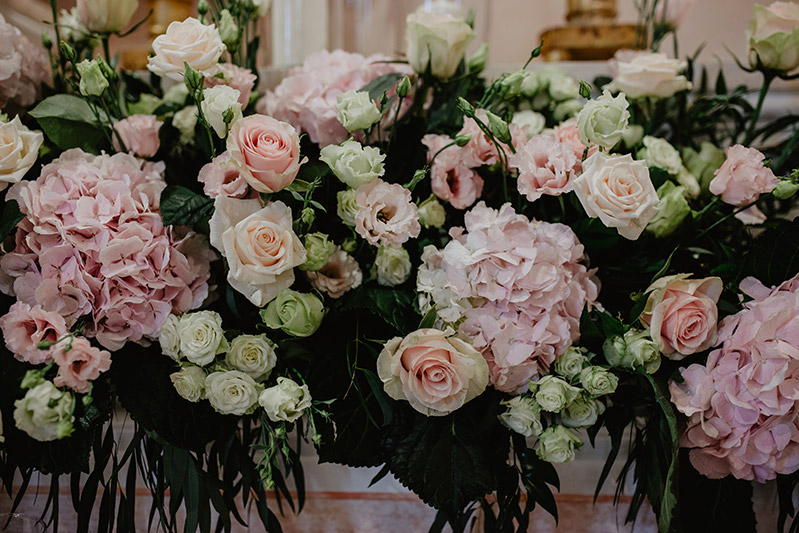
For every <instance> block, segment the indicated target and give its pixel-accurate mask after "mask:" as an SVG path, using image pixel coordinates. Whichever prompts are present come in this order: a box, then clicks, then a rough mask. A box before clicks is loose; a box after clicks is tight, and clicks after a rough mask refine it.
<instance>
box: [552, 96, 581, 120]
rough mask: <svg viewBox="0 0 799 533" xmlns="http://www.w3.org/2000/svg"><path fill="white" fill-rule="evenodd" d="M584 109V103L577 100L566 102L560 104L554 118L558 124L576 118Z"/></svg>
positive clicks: (553, 113)
mask: <svg viewBox="0 0 799 533" xmlns="http://www.w3.org/2000/svg"><path fill="white" fill-rule="evenodd" d="M582 109H583V102H582V101H581V100H578V99H577V98H573V99H571V100H566V101H565V102H559V103H558V104H557V105H556V106H555V109H554V110H553V111H552V118H554V119H555V120H557V121H558V122H563V121H566V120H569V119H570V118H572V117H576V116H577V113H579V112H580V111H581V110H582Z"/></svg>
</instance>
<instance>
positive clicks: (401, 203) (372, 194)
mask: <svg viewBox="0 0 799 533" xmlns="http://www.w3.org/2000/svg"><path fill="white" fill-rule="evenodd" d="M355 201H356V203H357V204H358V214H357V215H355V231H357V232H358V235H360V236H361V237H363V238H364V239H366V240H367V241H368V242H369V243H370V244H374V245H375V246H377V245H378V244H382V245H383V246H387V245H394V246H400V245H401V244H402V243H404V242H405V241H407V240H408V239H410V238H416V237H418V236H419V232H420V231H422V226H421V225H420V224H419V212H418V210H417V208H416V204H415V203H413V198H412V197H411V191H409V190H408V189H406V188H405V187H403V186H402V185H399V184H397V183H391V184H389V183H386V182H385V181H383V180H381V179H380V178H378V179H375V180H372V181H370V182H369V183H364V184H363V185H361V186H360V187H358V189H357V191H356V193H355Z"/></svg>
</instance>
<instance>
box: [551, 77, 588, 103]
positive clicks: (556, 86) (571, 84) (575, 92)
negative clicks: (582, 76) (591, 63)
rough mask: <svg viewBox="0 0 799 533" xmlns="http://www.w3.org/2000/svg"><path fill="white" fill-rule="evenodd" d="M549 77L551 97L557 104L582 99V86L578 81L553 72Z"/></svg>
mask: <svg viewBox="0 0 799 533" xmlns="http://www.w3.org/2000/svg"><path fill="white" fill-rule="evenodd" d="M548 77H549V88H548V90H549V96H551V97H552V99H553V100H555V101H557V102H563V101H565V100H573V99H575V98H579V97H580V84H579V83H577V80H575V79H574V78H572V77H571V76H568V75H566V74H564V73H563V72H558V71H553V72H552V73H550V75H549V76H548Z"/></svg>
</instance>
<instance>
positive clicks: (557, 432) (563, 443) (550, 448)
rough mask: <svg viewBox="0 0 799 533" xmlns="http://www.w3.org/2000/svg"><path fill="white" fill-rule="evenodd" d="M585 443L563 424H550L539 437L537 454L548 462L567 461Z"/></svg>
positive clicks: (572, 457)
mask: <svg viewBox="0 0 799 533" xmlns="http://www.w3.org/2000/svg"><path fill="white" fill-rule="evenodd" d="M582 445H583V441H581V440H580V439H579V438H577V435H575V434H574V433H572V432H571V431H570V430H568V429H566V428H565V427H563V426H550V427H548V428H547V429H546V430H544V432H543V433H541V435H539V437H538V446H537V447H536V450H535V452H536V454H537V455H538V457H539V459H541V460H542V461H547V462H548V463H567V462H569V461H572V460H573V459H574V450H575V448H579V447H580V446H582Z"/></svg>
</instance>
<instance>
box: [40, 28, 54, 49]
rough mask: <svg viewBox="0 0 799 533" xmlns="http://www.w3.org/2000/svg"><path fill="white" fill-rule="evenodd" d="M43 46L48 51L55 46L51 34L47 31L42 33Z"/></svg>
mask: <svg viewBox="0 0 799 533" xmlns="http://www.w3.org/2000/svg"><path fill="white" fill-rule="evenodd" d="M42 46H44V47H45V48H46V49H48V50H49V49H50V47H51V46H53V39H51V38H50V34H49V33H48V32H46V31H43V32H42Z"/></svg>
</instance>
